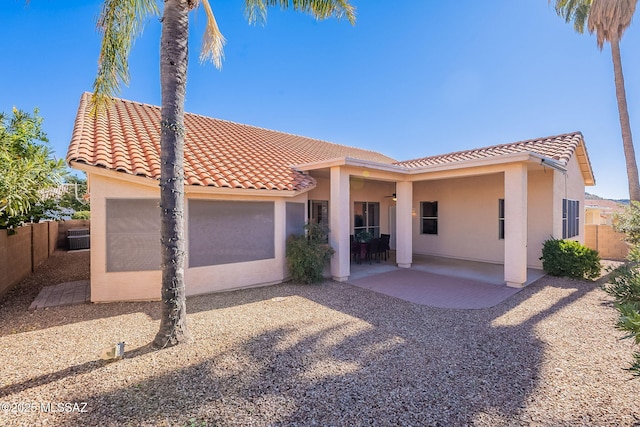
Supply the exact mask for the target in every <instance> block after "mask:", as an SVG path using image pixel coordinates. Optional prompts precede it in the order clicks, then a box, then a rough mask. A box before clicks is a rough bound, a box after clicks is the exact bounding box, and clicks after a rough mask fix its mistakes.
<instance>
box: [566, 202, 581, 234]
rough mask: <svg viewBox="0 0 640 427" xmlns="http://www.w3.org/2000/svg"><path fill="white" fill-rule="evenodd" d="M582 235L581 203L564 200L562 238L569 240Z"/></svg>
mask: <svg viewBox="0 0 640 427" xmlns="http://www.w3.org/2000/svg"><path fill="white" fill-rule="evenodd" d="M578 234H580V202H579V201H578V200H569V199H562V238H563V239H569V238H571V237H575V236H577V235H578Z"/></svg>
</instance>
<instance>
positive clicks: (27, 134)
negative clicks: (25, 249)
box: [0, 108, 65, 228]
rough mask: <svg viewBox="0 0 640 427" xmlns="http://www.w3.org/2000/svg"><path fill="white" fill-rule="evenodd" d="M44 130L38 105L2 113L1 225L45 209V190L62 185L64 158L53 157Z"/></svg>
mask: <svg viewBox="0 0 640 427" xmlns="http://www.w3.org/2000/svg"><path fill="white" fill-rule="evenodd" d="M47 143H48V140H47V136H46V135H45V133H44V132H43V131H42V118H41V117H40V116H39V115H38V109H35V110H34V111H33V115H30V114H28V113H25V112H23V111H20V110H18V109H15V108H14V109H13V114H12V116H11V117H8V116H7V115H6V114H4V113H0V228H12V227H15V226H17V225H19V224H20V223H21V222H23V221H25V220H29V219H30V218H31V217H32V216H39V214H40V212H43V211H44V210H46V209H45V208H46V207H45V206H43V205H44V204H46V203H45V201H44V200H43V197H42V191H43V190H45V189H47V188H51V187H54V186H57V185H59V184H60V183H61V182H62V177H63V176H64V175H65V165H64V161H63V160H56V159H55V158H54V157H53V153H52V151H51V148H50V147H49V146H48V145H47Z"/></svg>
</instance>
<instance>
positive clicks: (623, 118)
mask: <svg viewBox="0 0 640 427" xmlns="http://www.w3.org/2000/svg"><path fill="white" fill-rule="evenodd" d="M637 3H638V0H556V12H557V13H558V15H560V16H561V17H563V18H564V19H565V21H566V22H570V21H573V26H574V28H575V30H576V31H578V32H579V33H583V32H584V27H585V24H586V25H587V28H588V30H589V32H590V33H596V37H597V42H598V47H599V48H600V50H602V48H603V46H604V43H605V42H609V44H610V45H611V58H612V60H613V74H614V78H615V85H616V98H617V101H618V113H619V116H620V128H621V131H622V147H623V149H624V156H625V161H626V166H627V179H628V181H629V198H630V199H631V200H636V201H640V180H639V178H638V165H637V162H636V154H635V149H634V147H633V137H632V135H631V125H630V123H629V110H628V109H627V96H626V91H625V88H624V76H623V74H622V58H621V56H620V39H621V38H622V35H623V34H624V32H625V30H626V29H627V28H628V27H629V25H630V24H631V18H632V17H633V14H634V13H635V10H636V4H637Z"/></svg>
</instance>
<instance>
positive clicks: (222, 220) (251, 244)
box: [189, 200, 304, 267]
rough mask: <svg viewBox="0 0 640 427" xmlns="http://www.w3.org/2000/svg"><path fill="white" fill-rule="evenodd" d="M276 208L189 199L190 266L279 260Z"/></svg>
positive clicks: (266, 203) (252, 203)
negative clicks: (276, 244) (276, 252)
mask: <svg viewBox="0 0 640 427" xmlns="http://www.w3.org/2000/svg"><path fill="white" fill-rule="evenodd" d="M289 208H290V209H293V210H295V209H296V207H295V206H290V207H289ZM298 208H299V207H298ZM303 208H304V205H303ZM274 209H275V204H274V202H232V201H227V200H189V267H203V266H208V265H220V264H232V263H236V262H246V261H256V260H262V259H272V258H275V246H274V245H275V243H274V241H275V214H274ZM290 212H291V210H290ZM302 218H304V213H302ZM291 225H292V224H289V226H291Z"/></svg>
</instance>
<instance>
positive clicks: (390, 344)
mask: <svg viewBox="0 0 640 427" xmlns="http://www.w3.org/2000/svg"><path fill="white" fill-rule="evenodd" d="M88 275H89V254H88V252H80V253H71V252H69V253H67V252H56V253H55V254H54V256H53V257H52V258H50V259H49V260H48V261H47V262H46V263H45V264H44V265H43V266H41V267H40V268H38V269H37V271H36V273H34V274H33V275H32V276H31V277H29V278H28V279H26V280H25V281H23V282H22V283H21V284H20V285H18V287H17V288H16V289H15V290H14V291H12V292H11V293H10V294H8V295H7V296H5V297H4V298H2V299H1V300H0V360H2V368H1V371H0V425H3V426H12V425H29V426H31V425H50V426H66V425H69V426H78V425H88V426H89V425H90V426H98V425H106V426H111V425H113V426H115V425H118V426H121V425H125V426H126V425H132V426H137V425H167V426H174V425H178V426H204V425H206V426H214V425H215V426H235V425H238V426H297V425H299V426H307V425H320V426H365V425H366V426H368V425H373V426H396V425H401V426H426V425H432V426H465V425H469V426H531V425H539V426H576V425H577V426H581V425H583V426H614V425H615V426H625V425H626V426H631V425H639V424H640V406H639V405H638V397H637V396H638V395H639V392H640V382H639V381H640V380H635V379H632V376H631V375H630V374H629V372H627V371H625V370H624V369H623V368H625V367H627V366H628V365H629V363H630V361H631V354H632V352H633V350H634V348H633V346H632V343H631V342H630V341H629V340H623V341H621V340H620V337H621V336H622V334H621V333H620V332H619V331H616V330H615V329H614V327H613V325H614V324H615V321H616V317H617V316H616V311H615V310H614V308H613V307H612V304H611V299H610V298H609V297H608V296H607V295H606V294H605V293H604V292H603V291H602V290H600V289H599V286H600V284H601V282H602V281H599V282H586V281H576V280H569V279H561V278H552V277H544V278H542V279H540V280H539V281H538V282H536V283H534V284H532V285H530V286H528V287H527V288H525V289H524V290H522V291H521V292H519V293H517V294H516V295H514V296H512V297H510V298H509V299H508V300H506V301H505V302H503V303H501V304H499V305H497V306H495V307H493V308H489V309H482V310H452V309H439V308H431V307H427V306H421V305H417V304H413V303H410V302H406V301H402V300H399V299H395V298H392V297H388V296H385V295H381V294H377V293H374V292H371V291H368V290H365V289H361V288H357V287H354V286H351V285H348V284H341V283H335V282H331V281H327V282H325V283H323V284H321V285H317V286H303V285H295V284H282V285H276V286H270V287H264V288H254V289H246V290H239V291H234V292H226V293H220V294H211V295H204V296H197V297H191V298H189V299H188V300H187V309H188V312H189V315H188V322H189V327H190V331H191V334H192V341H191V342H190V343H188V344H184V345H179V346H176V347H173V348H168V349H164V350H159V351H154V350H152V349H151V348H150V347H149V343H150V342H151V341H152V340H153V338H154V336H155V333H156V332H157V330H158V326H159V313H160V307H159V303H158V302H139V303H111V304H82V305H76V306H67V307H55V308H49V309H43V310H36V311H28V307H29V304H30V303H31V302H32V301H33V299H34V298H35V296H36V295H37V293H38V291H39V290H40V289H41V288H42V287H43V286H49V285H55V284H57V283H61V282H67V281H76V280H82V279H86V278H88ZM135 285H136V284H135V283H132V284H131V286H135ZM119 341H124V342H125V343H126V347H125V351H126V353H125V357H124V358H123V359H121V360H116V361H104V360H101V359H100V354H101V352H102V351H103V350H104V349H105V348H107V347H109V346H110V345H112V344H114V343H116V342H119Z"/></svg>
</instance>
